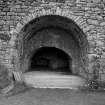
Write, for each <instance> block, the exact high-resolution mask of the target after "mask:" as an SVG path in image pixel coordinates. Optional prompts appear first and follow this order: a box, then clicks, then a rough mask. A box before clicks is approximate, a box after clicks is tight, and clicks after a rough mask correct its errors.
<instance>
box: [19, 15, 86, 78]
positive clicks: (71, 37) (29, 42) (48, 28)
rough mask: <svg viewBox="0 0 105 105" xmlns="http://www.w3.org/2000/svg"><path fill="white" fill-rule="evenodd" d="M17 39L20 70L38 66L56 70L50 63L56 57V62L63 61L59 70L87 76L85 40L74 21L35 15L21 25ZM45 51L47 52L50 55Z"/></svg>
mask: <svg viewBox="0 0 105 105" xmlns="http://www.w3.org/2000/svg"><path fill="white" fill-rule="evenodd" d="M18 39H19V40H18V51H19V61H20V62H19V63H20V70H22V72H26V71H28V69H31V70H32V69H36V68H37V67H38V66H39V65H40V66H41V67H42V66H45V68H46V67H47V68H49V69H52V70H55V69H54V68H53V64H51V62H52V61H54V58H55V59H56V60H57V62H58V63H59V62H62V63H64V64H65V65H66V67H65V66H64V64H63V67H62V68H60V69H62V71H61V72H63V68H64V69H65V70H69V72H70V73H73V74H78V75H82V76H85V75H87V74H86V73H87V65H88V59H87V53H88V52H87V51H88V41H87V38H86V35H85V34H84V33H83V31H82V30H81V29H80V28H79V26H78V25H77V24H76V23H75V22H74V21H73V20H71V19H68V18H66V17H63V16H58V15H46V16H41V17H38V18H35V19H33V20H31V21H30V22H29V23H27V24H26V25H25V26H24V27H23V29H22V30H21V32H20V33H19V37H18ZM48 49H50V50H51V51H50V50H48ZM51 52H53V53H52V54H51ZM55 52H59V54H61V55H59V54H58V55H57V57H56V53H55ZM46 53H48V54H49V58H47V57H48V56H46ZM32 54H33V55H32ZM62 55H63V56H64V57H63V56H62ZM67 55H68V56H67ZM40 56H41V58H40ZM51 56H52V57H51ZM58 56H60V57H59V58H60V59H58ZM64 58H65V59H64ZM30 59H31V60H30ZM43 62H44V63H43ZM38 63H39V64H38ZM41 63H42V64H41ZM68 65H69V66H68ZM57 66H58V65H57ZM66 68H67V69H66ZM55 71H56V70H55ZM58 71H59V70H58Z"/></svg>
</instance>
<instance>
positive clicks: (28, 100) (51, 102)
mask: <svg viewBox="0 0 105 105" xmlns="http://www.w3.org/2000/svg"><path fill="white" fill-rule="evenodd" d="M0 105H105V92H88V91H77V90H70V89H41V88H30V89H27V90H26V91H24V92H20V93H18V94H16V95H12V96H9V97H2V96H0Z"/></svg>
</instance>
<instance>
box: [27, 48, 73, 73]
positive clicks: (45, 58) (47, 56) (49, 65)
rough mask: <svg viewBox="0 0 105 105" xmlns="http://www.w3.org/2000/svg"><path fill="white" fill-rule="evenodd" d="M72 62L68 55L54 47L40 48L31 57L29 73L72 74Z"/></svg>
mask: <svg viewBox="0 0 105 105" xmlns="http://www.w3.org/2000/svg"><path fill="white" fill-rule="evenodd" d="M71 65H72V60H71V58H70V56H69V55H68V54H66V53H65V52H64V51H62V50H61V49H58V48H55V47H42V48H39V49H37V50H36V52H35V53H34V54H33V56H32V57H31V62H30V68H29V70H30V71H37V70H38V71H51V72H61V73H69V74H71V73H72V70H71Z"/></svg>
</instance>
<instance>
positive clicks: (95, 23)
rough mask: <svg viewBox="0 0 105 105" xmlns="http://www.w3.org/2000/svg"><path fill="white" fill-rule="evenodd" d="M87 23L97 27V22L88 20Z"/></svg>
mask: <svg viewBox="0 0 105 105" xmlns="http://www.w3.org/2000/svg"><path fill="white" fill-rule="evenodd" d="M87 22H88V24H91V25H99V22H98V20H95V19H88V20H87Z"/></svg>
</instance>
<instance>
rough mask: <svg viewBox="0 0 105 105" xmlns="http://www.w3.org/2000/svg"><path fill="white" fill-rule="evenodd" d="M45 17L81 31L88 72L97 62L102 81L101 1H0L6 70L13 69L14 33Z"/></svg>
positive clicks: (104, 12) (0, 56)
mask: <svg viewBox="0 0 105 105" xmlns="http://www.w3.org/2000/svg"><path fill="white" fill-rule="evenodd" d="M49 1H50V2H49ZM49 14H51V15H53V14H54V15H60V16H64V17H67V18H69V19H72V20H73V21H74V22H76V23H77V25H78V26H79V27H80V28H81V29H82V30H83V32H84V33H85V34H86V36H87V39H88V42H89V51H88V57H89V67H88V69H89V73H90V74H92V73H93V70H94V69H93V66H94V65H96V66H97V62H98V64H99V65H101V66H100V67H98V69H97V70H99V73H100V75H99V79H101V80H105V78H104V77H105V74H104V73H105V70H104V68H105V63H104V62H105V47H104V45H105V41H104V40H105V0H54V1H53V0H40V1H39V0H0V61H1V62H2V64H3V65H6V67H7V68H8V70H10V71H11V70H13V68H14V66H17V65H15V64H16V62H18V61H16V58H17V56H18V55H17V54H18V52H17V46H16V42H17V37H18V33H19V32H20V31H21V29H22V28H23V27H24V25H25V24H27V23H28V22H29V21H30V20H32V19H35V18H36V17H40V16H43V15H49ZM96 57H97V60H96V59H94V58H96Z"/></svg>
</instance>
